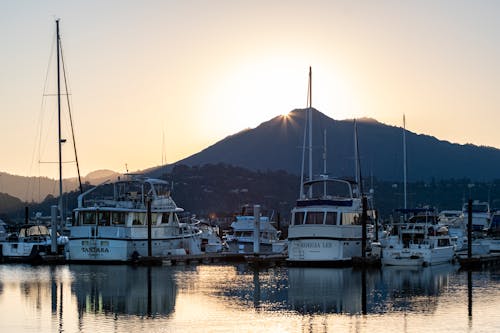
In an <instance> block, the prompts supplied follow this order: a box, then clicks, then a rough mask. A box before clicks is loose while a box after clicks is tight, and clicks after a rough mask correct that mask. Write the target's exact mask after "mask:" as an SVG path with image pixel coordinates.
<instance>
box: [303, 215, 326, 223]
mask: <svg viewBox="0 0 500 333" xmlns="http://www.w3.org/2000/svg"><path fill="white" fill-rule="evenodd" d="M323 217H324V214H323V212H308V213H307V215H306V224H323Z"/></svg>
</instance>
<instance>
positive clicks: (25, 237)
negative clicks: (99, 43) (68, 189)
mask: <svg viewBox="0 0 500 333" xmlns="http://www.w3.org/2000/svg"><path fill="white" fill-rule="evenodd" d="M56 35H57V48H56V50H57V51H56V52H57V109H58V148H59V217H60V219H61V220H60V222H59V223H58V222H57V221H56V218H54V220H55V221H54V220H53V222H55V223H54V225H51V226H50V228H49V227H48V226H46V225H43V224H40V223H39V221H38V220H37V222H36V223H35V224H29V223H28V222H29V221H27V223H26V224H25V225H23V226H21V227H20V228H19V230H18V232H15V233H12V234H10V235H9V236H8V237H7V238H6V239H5V240H4V241H2V242H0V261H4V262H29V263H38V262H43V261H44V260H46V259H47V258H48V256H51V258H52V259H51V260H53V258H54V256H58V255H59V256H62V255H63V254H64V251H65V246H66V244H67V242H68V238H67V237H66V236H62V235H59V233H58V228H57V225H58V224H59V226H60V228H62V226H63V225H64V215H63V213H62V208H63V201H62V194H63V186H62V185H63V183H62V182H63V181H62V149H61V145H62V143H63V142H65V140H63V139H62V138H61V80H60V64H61V59H60V57H61V55H62V53H61V46H60V41H61V39H60V35H59V20H56ZM53 215H54V217H56V216H57V210H56V211H55V212H54V214H53Z"/></svg>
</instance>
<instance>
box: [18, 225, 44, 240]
mask: <svg viewBox="0 0 500 333" xmlns="http://www.w3.org/2000/svg"><path fill="white" fill-rule="evenodd" d="M48 234H49V229H48V228H47V227H46V226H44V225H34V226H31V227H27V228H21V230H20V231H19V237H29V236H40V235H48Z"/></svg>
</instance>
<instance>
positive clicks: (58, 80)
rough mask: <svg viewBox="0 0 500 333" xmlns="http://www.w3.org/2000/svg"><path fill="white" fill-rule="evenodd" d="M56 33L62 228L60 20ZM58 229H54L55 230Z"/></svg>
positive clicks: (62, 219) (62, 217) (62, 221)
mask: <svg viewBox="0 0 500 333" xmlns="http://www.w3.org/2000/svg"><path fill="white" fill-rule="evenodd" d="M56 35H57V38H56V40H57V45H56V46H57V47H56V50H57V51H56V52H57V128H58V147H59V214H60V218H61V224H60V228H62V226H63V225H64V216H63V198H62V193H63V189H62V147H61V144H62V139H61V77H60V60H59V58H60V53H61V45H60V43H61V38H60V36H59V20H56ZM56 230H57V229H55V230H54V232H55V231H56Z"/></svg>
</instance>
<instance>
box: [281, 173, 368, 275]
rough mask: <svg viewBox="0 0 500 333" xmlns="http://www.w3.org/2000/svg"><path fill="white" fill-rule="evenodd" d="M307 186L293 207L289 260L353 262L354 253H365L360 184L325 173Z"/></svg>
mask: <svg viewBox="0 0 500 333" xmlns="http://www.w3.org/2000/svg"><path fill="white" fill-rule="evenodd" d="M303 187H304V191H303V193H304V195H303V197H301V198H299V199H298V200H297V203H296V206H295V207H294V208H293V209H292V221H291V224H290V226H289V228H288V262H289V263H290V264H292V265H311V266H321V265H336V264H340V265H342V264H349V263H351V262H352V257H354V256H360V255H361V243H362V226H361V214H362V202H361V197H360V196H359V194H358V193H359V192H358V190H357V184H356V183H355V182H352V181H348V180H344V179H337V178H329V177H327V176H322V177H320V178H319V179H316V180H311V181H306V182H304V184H303ZM309 188H311V191H309ZM325 189H326V191H327V192H325V191H324V190H325ZM328 191H329V192H328ZM307 193H309V194H307Z"/></svg>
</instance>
